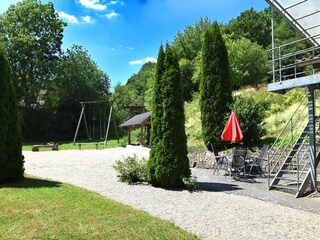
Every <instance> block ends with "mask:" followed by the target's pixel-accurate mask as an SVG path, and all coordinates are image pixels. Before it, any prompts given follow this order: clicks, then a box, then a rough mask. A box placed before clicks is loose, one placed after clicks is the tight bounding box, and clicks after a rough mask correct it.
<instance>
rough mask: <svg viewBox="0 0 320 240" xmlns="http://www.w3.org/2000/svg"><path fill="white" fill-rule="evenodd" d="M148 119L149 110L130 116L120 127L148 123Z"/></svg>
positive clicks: (149, 117) (149, 115)
mask: <svg viewBox="0 0 320 240" xmlns="http://www.w3.org/2000/svg"><path fill="white" fill-rule="evenodd" d="M150 119H151V112H146V113H142V114H138V115H136V116H134V117H133V118H130V119H129V120H128V121H126V122H124V123H122V124H121V125H120V127H133V126H142V125H145V124H148V123H150Z"/></svg>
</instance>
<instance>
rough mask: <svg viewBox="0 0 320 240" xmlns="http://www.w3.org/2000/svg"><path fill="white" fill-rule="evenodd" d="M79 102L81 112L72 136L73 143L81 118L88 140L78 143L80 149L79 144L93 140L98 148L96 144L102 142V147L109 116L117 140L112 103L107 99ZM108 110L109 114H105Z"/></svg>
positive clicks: (108, 125) (107, 128)
mask: <svg viewBox="0 0 320 240" xmlns="http://www.w3.org/2000/svg"><path fill="white" fill-rule="evenodd" d="M80 104H81V113H80V117H79V121H78V125H77V128H76V132H75V134H74V138H73V145H75V144H76V139H77V136H78V133H79V128H80V125H81V121H82V119H83V121H84V126H85V131H86V136H87V139H88V141H89V142H86V143H78V144H79V148H80V149H81V144H90V143H92V141H93V144H95V145H96V148H97V149H98V145H99V144H100V143H101V142H103V145H104V147H105V146H106V145H107V140H108V134H109V128H110V122H111V117H112V120H113V124H114V128H115V132H116V136H117V140H118V142H119V138H118V132H117V127H116V122H115V118H114V115H113V113H112V111H113V108H112V103H111V104H110V102H107V101H88V102H80ZM108 110H109V115H108V116H107V113H108Z"/></svg>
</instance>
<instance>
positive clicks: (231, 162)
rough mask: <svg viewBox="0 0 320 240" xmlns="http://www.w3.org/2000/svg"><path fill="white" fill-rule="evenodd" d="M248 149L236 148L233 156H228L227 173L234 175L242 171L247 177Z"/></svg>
mask: <svg viewBox="0 0 320 240" xmlns="http://www.w3.org/2000/svg"><path fill="white" fill-rule="evenodd" d="M246 156H247V150H246V149H237V148H234V149H233V152H232V155H231V156H226V159H227V161H228V162H227V164H228V166H227V168H226V171H227V174H228V175H229V176H230V177H232V175H237V176H239V175H240V174H241V173H243V175H244V176H245V177H246V176H247V174H246Z"/></svg>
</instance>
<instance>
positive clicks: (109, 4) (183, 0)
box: [0, 0, 268, 86]
mask: <svg viewBox="0 0 320 240" xmlns="http://www.w3.org/2000/svg"><path fill="white" fill-rule="evenodd" d="M17 2H18V0H0V13H2V12H4V11H5V10H6V9H7V8H8V7H9V6H10V4H15V3H17ZM47 2H48V0H42V3H47ZM51 2H53V3H54V6H55V10H56V12H57V13H58V14H59V16H60V17H61V18H62V19H63V20H64V21H66V22H67V23H68V26H67V27H66V28H65V30H64V40H63V49H67V48H69V47H70V46H72V45H73V44H79V45H82V46H84V47H85V48H86V49H87V50H88V51H89V54H90V55H91V57H92V59H93V60H94V61H95V62H96V63H97V64H98V66H99V68H100V69H102V70H104V71H105V72H106V73H107V74H108V75H109V76H110V78H111V81H112V86H115V85H116V84H117V83H118V82H121V83H122V84H125V83H126V81H127V80H128V78H129V77H130V76H132V75H133V74H134V73H137V72H138V71H139V69H140V68H141V66H142V64H143V63H144V62H146V61H154V60H155V58H156V57H157V53H158V49H159V46H160V43H161V42H163V43H165V42H166V41H169V42H171V41H173V39H174V36H175V35H176V34H177V33H178V31H183V30H184V28H185V27H186V26H187V25H193V24H194V23H195V21H197V20H199V19H200V17H206V16H207V17H209V18H210V19H211V20H216V21H218V22H220V23H227V22H228V21H229V20H230V19H232V18H236V17H237V16H239V15H240V13H241V12H242V11H244V10H248V9H250V7H253V8H254V9H255V10H257V11H260V10H262V9H264V8H265V7H267V6H268V4H267V3H266V2H265V1H264V0H224V1H222V0H51Z"/></svg>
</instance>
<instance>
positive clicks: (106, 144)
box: [104, 105, 112, 146]
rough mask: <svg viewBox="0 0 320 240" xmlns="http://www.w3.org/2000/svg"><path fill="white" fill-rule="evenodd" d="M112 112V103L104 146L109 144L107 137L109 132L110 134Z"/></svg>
mask: <svg viewBox="0 0 320 240" xmlns="http://www.w3.org/2000/svg"><path fill="white" fill-rule="evenodd" d="M111 114H112V105H111V107H110V113H109V120H108V126H107V131H106V137H105V139H104V146H107V139H108V134H109V127H110V120H111Z"/></svg>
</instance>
